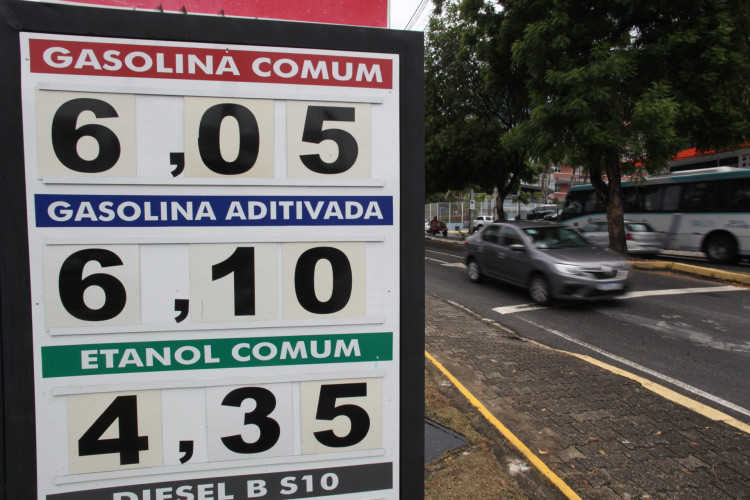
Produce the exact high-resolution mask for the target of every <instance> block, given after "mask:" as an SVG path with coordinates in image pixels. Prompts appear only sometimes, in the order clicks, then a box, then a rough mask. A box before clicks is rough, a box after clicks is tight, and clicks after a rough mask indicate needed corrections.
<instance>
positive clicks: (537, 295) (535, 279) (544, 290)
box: [529, 273, 552, 306]
mask: <svg viewBox="0 0 750 500" xmlns="http://www.w3.org/2000/svg"><path fill="white" fill-rule="evenodd" d="M529 295H531V300H533V301H534V303H536V304H538V305H540V306H546V305H549V304H550V303H552V295H551V294H550V289H549V282H548V281H547V278H545V277H544V276H543V275H542V274H540V273H537V274H535V275H534V276H532V277H531V281H530V282H529Z"/></svg>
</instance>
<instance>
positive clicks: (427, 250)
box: [425, 248, 464, 260]
mask: <svg viewBox="0 0 750 500" xmlns="http://www.w3.org/2000/svg"><path fill="white" fill-rule="evenodd" d="M425 252H430V253H436V254H438V255H447V256H448V257H453V258H454V259H459V260H463V259H464V258H463V256H462V255H456V254H454V253H445V252H438V251H437V250H430V249H429V248H426V249H425Z"/></svg>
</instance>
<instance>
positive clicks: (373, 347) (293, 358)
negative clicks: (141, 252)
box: [42, 332, 393, 378]
mask: <svg viewBox="0 0 750 500" xmlns="http://www.w3.org/2000/svg"><path fill="white" fill-rule="evenodd" d="M392 359H393V333H391V332H384V333H359V334H339V335H310V336H307V335H305V336H301V335H300V336H294V337H260V338H239V339H210V340H184V341H183V340H174V341H168V342H125V343H117V344H85V345H69V346H48V347H42V376H43V377H44V378H54V377H79V376H83V375H106V374H110V373H141V372H161V371H180V370H209V369H217V368H247V367H264V366H288V365H314V364H326V363H329V364H330V363H353V362H366V361H371V362H378V361H391V360H392Z"/></svg>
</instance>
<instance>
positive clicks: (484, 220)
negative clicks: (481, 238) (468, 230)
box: [471, 215, 492, 231]
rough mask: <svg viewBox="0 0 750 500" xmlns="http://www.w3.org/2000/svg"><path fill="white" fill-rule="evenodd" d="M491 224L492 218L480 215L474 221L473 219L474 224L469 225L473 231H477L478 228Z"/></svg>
mask: <svg viewBox="0 0 750 500" xmlns="http://www.w3.org/2000/svg"><path fill="white" fill-rule="evenodd" d="M491 222H492V217H491V216H489V215H480V216H479V217H477V218H476V219H474V222H472V223H471V224H472V225H473V226H474V231H476V230H478V229H479V228H480V227H482V226H484V225H486V224H489V223H491Z"/></svg>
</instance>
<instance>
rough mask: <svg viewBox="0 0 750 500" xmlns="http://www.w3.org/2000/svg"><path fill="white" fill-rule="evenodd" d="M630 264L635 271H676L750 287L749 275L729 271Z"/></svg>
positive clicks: (632, 261)
mask: <svg viewBox="0 0 750 500" xmlns="http://www.w3.org/2000/svg"><path fill="white" fill-rule="evenodd" d="M630 264H631V265H632V266H633V267H634V268H636V269H644V270H647V271H654V270H656V271H659V270H662V271H677V272H682V273H688V274H695V275H698V276H703V277H705V278H714V279H717V280H722V281H731V282H734V283H741V284H743V285H750V275H749V274H742V273H733V272H730V271H721V270H719V269H711V268H708V267H701V266H693V265H690V264H683V263H682V262H652V261H649V262H647V261H640V260H631V261H630Z"/></svg>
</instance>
